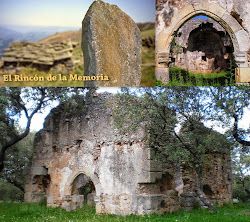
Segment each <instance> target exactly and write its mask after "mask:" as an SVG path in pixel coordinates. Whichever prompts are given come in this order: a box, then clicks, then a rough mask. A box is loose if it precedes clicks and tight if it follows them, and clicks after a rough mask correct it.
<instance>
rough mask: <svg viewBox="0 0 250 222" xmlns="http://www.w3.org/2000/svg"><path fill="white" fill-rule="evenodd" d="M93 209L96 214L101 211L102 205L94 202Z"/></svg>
mask: <svg viewBox="0 0 250 222" xmlns="http://www.w3.org/2000/svg"><path fill="white" fill-rule="evenodd" d="M95 211H96V213H97V214H101V213H102V205H100V204H96V205H95Z"/></svg>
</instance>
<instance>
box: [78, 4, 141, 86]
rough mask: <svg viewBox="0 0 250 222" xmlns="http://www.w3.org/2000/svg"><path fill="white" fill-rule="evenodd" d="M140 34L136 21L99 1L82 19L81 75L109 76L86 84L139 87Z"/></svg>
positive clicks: (112, 6) (116, 8) (114, 7)
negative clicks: (82, 69)
mask: <svg viewBox="0 0 250 222" xmlns="http://www.w3.org/2000/svg"><path fill="white" fill-rule="evenodd" d="M141 47H142V37H141V32H140V30H139V28H138V26H137V25H136V23H135V22H134V21H133V20H132V19H131V18H130V17H129V16H128V15H127V14H125V13H124V12H123V11H122V10H121V9H119V8H118V7H117V6H116V5H110V4H108V3H104V2H102V1H100V0H98V1H95V2H94V3H93V4H92V5H91V6H90V8H89V10H88V12H87V14H86V15H85V18H84V20H83V22H82V50H83V54H84V74H85V75H88V76H100V75H101V74H103V75H104V76H109V81H91V82H86V83H85V86H88V87H89V86H90V87H92V86H140V82H141V51H142V49H141Z"/></svg>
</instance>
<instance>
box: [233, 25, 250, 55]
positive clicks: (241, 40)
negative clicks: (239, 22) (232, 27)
mask: <svg viewBox="0 0 250 222" xmlns="http://www.w3.org/2000/svg"><path fill="white" fill-rule="evenodd" d="M234 34H235V37H236V39H237V42H238V44H239V51H240V52H244V51H245V52H246V51H247V50H248V48H247V46H249V43H250V42H249V35H248V33H247V32H246V31H245V30H243V29H241V30H239V31H238V32H236V33H234Z"/></svg>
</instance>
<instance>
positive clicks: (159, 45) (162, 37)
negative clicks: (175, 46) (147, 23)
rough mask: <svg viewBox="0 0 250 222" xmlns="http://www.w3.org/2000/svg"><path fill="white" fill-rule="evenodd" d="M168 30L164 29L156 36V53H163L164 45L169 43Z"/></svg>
mask: <svg viewBox="0 0 250 222" xmlns="http://www.w3.org/2000/svg"><path fill="white" fill-rule="evenodd" d="M170 33H171V30H170V29H166V30H164V31H162V32H160V34H159V35H158V37H157V39H156V50H157V52H164V51H165V50H166V45H167V44H166V43H167V42H168V41H169V38H170Z"/></svg>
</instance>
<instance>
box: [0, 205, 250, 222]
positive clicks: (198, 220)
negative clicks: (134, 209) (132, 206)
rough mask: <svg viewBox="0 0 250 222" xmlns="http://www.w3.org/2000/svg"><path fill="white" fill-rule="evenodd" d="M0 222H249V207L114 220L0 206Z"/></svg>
mask: <svg viewBox="0 0 250 222" xmlns="http://www.w3.org/2000/svg"><path fill="white" fill-rule="evenodd" d="M0 221H3V222H5V221H13V222H17V221H20V222H25V221H30V222H40V221H41V222H44V221H60V222H66V221H67V222H73V221H74V222H75V221H84V222H88V221H110V222H112V221H124V222H128V221H131V222H132V221H150V222H151V221H157V222H161V221H167V222H168V221H169V222H213V221H214V222H224V221H226V222H231V221H232V222H241V221H242V222H248V221H250V203H248V204H242V203H239V204H237V205H228V206H224V207H220V208H217V213H215V214H213V213H211V212H209V211H208V210H193V211H190V212H187V211H180V212H178V213H172V214H164V215H162V216H159V215H154V214H153V215H149V216H144V217H143V216H134V215H130V216H126V217H122V216H115V215H96V214H95V209H94V208H92V207H89V206H84V208H82V209H79V210H76V211H72V212H66V211H65V210H63V209H60V208H47V207H45V206H40V205H38V204H24V203H0Z"/></svg>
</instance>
